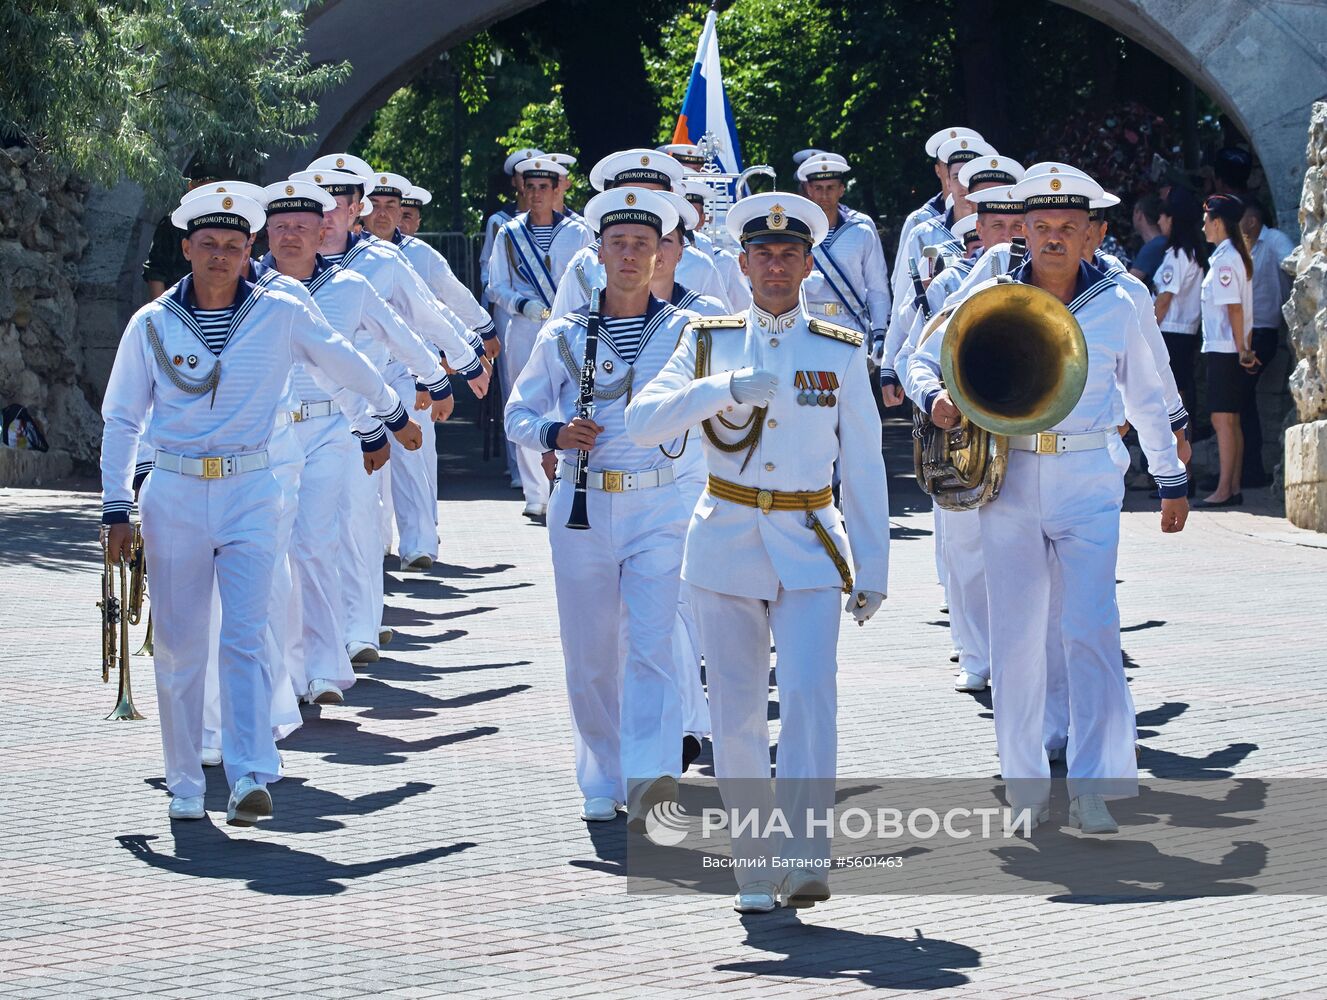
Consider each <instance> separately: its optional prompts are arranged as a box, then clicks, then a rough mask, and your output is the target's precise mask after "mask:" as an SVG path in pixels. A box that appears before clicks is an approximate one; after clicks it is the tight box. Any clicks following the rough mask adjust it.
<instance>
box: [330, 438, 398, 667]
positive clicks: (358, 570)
mask: <svg viewBox="0 0 1327 1000" xmlns="http://www.w3.org/2000/svg"><path fill="white" fill-rule="evenodd" d="M350 448H351V457H350V458H348V459H347V463H348V469H347V472H346V474H345V476H344V477H343V478H342V480H341V488H342V489H343V490H344V491H345V510H344V512H343V514H342V517H341V521H340V534H341V552H340V561H339V566H340V571H341V572H340V576H341V597H342V600H343V601H344V602H345V619H344V631H343V639H344V644H343V645H344V646H348V645H349V644H350V643H352V642H362V643H366V644H367V645H370V646H373V647H374V648H375V649H376V648H377V646H378V629H379V628H380V627H381V626H382V588H383V581H382V554H383V534H382V510H383V504H382V495H383V494H385V495H386V496H387V497H388V498H390V497H391V487H390V484H387V483H385V482H384V480H385V478H386V477H387V476H389V475H390V471H389V470H390V469H391V467H392V465H393V464H394V463H395V461H396V455H395V452H393V454H392V458H391V460H390V461H388V463H387V464H386V465H385V466H383V467H382V468H381V469H379V470H378V471H377V472H375V473H373V475H371V476H369V475H365V473H364V463H363V460H362V459H361V458H360V456H361V455H362V454H363V453H362V452H361V451H360V448H359V443H358V441H352V443H351V446H350ZM383 486H387V488H386V489H385V490H384V489H382V487H383ZM390 532H391V527H390V522H389V526H388V544H389V545H390V539H391V534H390Z"/></svg>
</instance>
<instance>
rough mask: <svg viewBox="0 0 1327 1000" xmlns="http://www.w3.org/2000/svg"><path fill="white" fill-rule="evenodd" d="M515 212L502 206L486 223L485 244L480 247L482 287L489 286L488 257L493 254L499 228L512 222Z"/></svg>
mask: <svg viewBox="0 0 1327 1000" xmlns="http://www.w3.org/2000/svg"><path fill="white" fill-rule="evenodd" d="M514 214H515V213H514V212H513V211H511V210H508V209H505V208H500V209H498V210H497V211H496V212H494V213H493V214H492V215H490V216H489V217H488V221H487V222H485V223H484V245H483V246H482V247H480V249H479V284H480V287H482V288H487V287H488V259H489V257H490V256H492V254H493V244H494V243H495V242H496V241H497V238H498V230H500V229H501V228H502V227H503V226H505V225H506V224H507V223H508V222H510V221H511V218H512V215H514Z"/></svg>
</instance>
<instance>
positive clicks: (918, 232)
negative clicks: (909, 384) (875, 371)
mask: <svg viewBox="0 0 1327 1000" xmlns="http://www.w3.org/2000/svg"><path fill="white" fill-rule="evenodd" d="M953 224H954V216H953V213H952V212H945V213H944V214H943V215H937V216H936V217H935V218H933V219H927V220H926V221H925V222H919V223H917V225H915V226H913V227H912V231H911V232H909V233H908V237H907V239H906V240H904V241H903V242H902V244H901V245H900V246H899V258H900V260H902V262H903V265H902V267H901V268H900V269H899V270H896V271H895V272H894V275H893V278H892V279H891V280H892V282H893V296H894V304H893V312H892V315H891V316H890V322H889V332H888V334H887V335H886V337H885V351H884V356H883V359H882V362H881V365H880V367H881V368H882V369H884V372H885V374H882V376H881V377H882V378H884V377H885V375H886V374H893V373H895V372H896V371H897V369H896V368H895V367H894V365H895V361H896V358H897V355H898V351H899V348H900V347H902V346H903V341H904V338H905V337H907V334H908V331H907V326H906V324H904V323H901V322H899V318H900V317H899V314H900V312H901V311H902V309H903V307H904V305H906V304H907V303H909V302H911V301H912V298H913V295H912V271H911V269H910V268H909V267H908V262H909V261H910V260H913V259H915V260H916V261H917V266H918V268H919V269H920V271H921V274H922V276H923V277H926V275H927V270H926V261H925V259H924V257H923V254H922V251H924V250H925V249H926V248H927V247H932V246H935V247H944V248H945V252H946V253H952V254H953V256H955V257H962V256H963V255H964V253H963V244H962V243H960V242H959V241H958V239H957V238H955V236H954V234H953V232H951V231H950V229H949V227H950V226H951V225H953ZM900 381H902V380H901V379H900Z"/></svg>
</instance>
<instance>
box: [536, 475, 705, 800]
mask: <svg viewBox="0 0 1327 1000" xmlns="http://www.w3.org/2000/svg"><path fill="white" fill-rule="evenodd" d="M572 493H573V489H572V484H571V483H570V482H569V481H565V480H564V481H562V482H560V483H559V484H558V486H557V487H556V488H555V489H554V490H553V494H552V498H551V503H550V506H549V511H548V540H549V544H550V545H551V547H552V550H553V581H554V585H555V589H556V591H557V600H558V621H559V625H560V628H561V633H562V655H563V658H564V660H565V661H566V677H567V701H568V703H569V705H570V708H571V721H572V726H573V728H574V729H575V734H576V739H575V742H576V781H577V783H578V784H579V785H580V789H581V793H582V794H583V795H584V796H585V797H586V798H594V797H598V796H603V797H606V798H611V799H615V800H617V801H618V802H625V801H627V793H628V791H629V790H630V787H631V786H632V785H633V784H635V783H636V782H638V781H646V780H649V779H652V778H657V777H659V776H661V775H665V774H671V775H673V776H674V777H678V776H680V774H681V772H682V706H681V701H680V698H679V695H678V684H677V676H676V665H675V663H674V660H673V647H672V630H673V620H674V619H675V618H676V616H677V590H678V584H679V582H680V576H681V569H682V541H683V533H684V528H683V525H684V524H685V523H686V511H685V510H684V508H683V506H682V502H681V500H680V499H679V498H678V494H677V489H676V487H675V486H674V485H672V484H670V485H668V486H658V487H655V488H653V489H648V490H636V491H633V492H630V493H605V492H603V491H602V490H590V491H589V496H588V498H587V505H586V509H587V512H588V516H589V521H590V530H589V531H574V530H570V529H568V528H567V527H566V526H565V525H566V522H567V516H568V515H569V514H570V512H571V499H572ZM623 618H625V635H626V642H625V647H626V648H625V653H624V652H623V649H622V643H621V636H622V632H623V621H622V619H623Z"/></svg>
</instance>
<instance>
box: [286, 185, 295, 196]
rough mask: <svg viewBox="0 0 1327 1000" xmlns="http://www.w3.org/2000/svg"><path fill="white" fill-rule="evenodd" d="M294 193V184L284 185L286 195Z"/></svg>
mask: <svg viewBox="0 0 1327 1000" xmlns="http://www.w3.org/2000/svg"><path fill="white" fill-rule="evenodd" d="M294 193H295V185H294V184H287V185H286V194H294Z"/></svg>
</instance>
